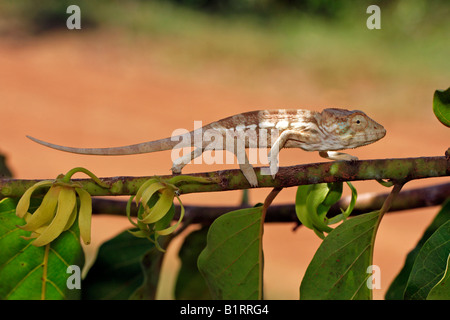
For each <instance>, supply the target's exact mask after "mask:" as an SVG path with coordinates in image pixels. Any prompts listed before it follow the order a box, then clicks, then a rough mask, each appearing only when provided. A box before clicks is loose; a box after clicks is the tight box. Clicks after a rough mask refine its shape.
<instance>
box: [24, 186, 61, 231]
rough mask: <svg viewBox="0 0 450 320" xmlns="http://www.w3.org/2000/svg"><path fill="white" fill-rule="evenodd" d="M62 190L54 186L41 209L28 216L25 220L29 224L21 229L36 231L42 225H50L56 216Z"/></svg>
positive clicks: (45, 197) (43, 201) (42, 203)
mask: <svg viewBox="0 0 450 320" xmlns="http://www.w3.org/2000/svg"><path fill="white" fill-rule="evenodd" d="M60 190H61V187H59V186H52V187H51V188H50V190H49V191H48V192H47V194H46V195H45V196H44V199H43V200H42V202H41V205H40V206H39V208H37V209H36V211H35V212H34V213H33V214H32V215H26V216H25V217H24V218H25V221H26V222H27V223H26V224H25V225H23V226H20V227H19V228H21V229H23V230H26V231H34V230H36V229H37V228H39V227H41V226H42V225H45V224H48V223H49V222H50V221H51V220H52V219H53V217H54V216H55V214H56V205H57V203H58V194H59V191H60Z"/></svg>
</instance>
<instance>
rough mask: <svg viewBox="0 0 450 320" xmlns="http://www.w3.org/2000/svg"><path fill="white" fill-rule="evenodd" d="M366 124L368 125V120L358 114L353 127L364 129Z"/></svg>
mask: <svg viewBox="0 0 450 320" xmlns="http://www.w3.org/2000/svg"><path fill="white" fill-rule="evenodd" d="M366 126H367V121H366V119H365V118H364V117H363V116H361V115H356V116H355V117H354V118H353V119H352V127H353V128H354V130H361V129H364V128H365V127H366Z"/></svg>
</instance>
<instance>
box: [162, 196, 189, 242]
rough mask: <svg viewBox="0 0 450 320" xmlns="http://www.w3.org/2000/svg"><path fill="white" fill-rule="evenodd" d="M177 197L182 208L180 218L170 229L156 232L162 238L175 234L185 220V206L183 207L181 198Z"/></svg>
mask: <svg viewBox="0 0 450 320" xmlns="http://www.w3.org/2000/svg"><path fill="white" fill-rule="evenodd" d="M176 197H177V199H178V201H179V202H180V208H181V212H180V218H179V219H178V221H177V223H175V224H174V225H172V226H170V227H168V228H166V229H163V230H156V233H157V234H159V235H161V236H166V235H168V234H171V233H172V232H174V231H175V229H176V228H178V226H179V225H180V223H181V221H182V220H183V217H184V212H185V210H184V206H183V203H181V199H180V197H178V196H176Z"/></svg>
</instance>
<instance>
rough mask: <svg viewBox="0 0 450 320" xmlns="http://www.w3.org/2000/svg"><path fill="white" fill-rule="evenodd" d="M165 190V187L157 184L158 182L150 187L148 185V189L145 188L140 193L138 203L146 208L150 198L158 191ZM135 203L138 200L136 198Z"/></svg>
mask: <svg viewBox="0 0 450 320" xmlns="http://www.w3.org/2000/svg"><path fill="white" fill-rule="evenodd" d="M164 188H166V186H164V185H163V184H161V183H159V182H155V183H153V184H152V185H150V186H149V187H147V189H145V190H144V191H143V192H142V198H141V199H140V201H141V202H142V203H143V205H144V207H147V203H148V201H149V200H150V198H151V197H152V196H153V195H154V194H155V193H156V192H157V191H159V190H161V189H164ZM136 203H138V199H137V198H136Z"/></svg>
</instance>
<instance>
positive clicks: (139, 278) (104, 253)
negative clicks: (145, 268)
mask: <svg viewBox="0 0 450 320" xmlns="http://www.w3.org/2000/svg"><path fill="white" fill-rule="evenodd" d="M152 248H154V245H153V244H152V243H151V242H150V241H148V239H146V238H137V237H135V236H133V235H132V234H130V233H129V232H128V231H124V232H122V233H120V234H119V235H118V236H116V237H114V238H113V239H111V240H109V241H107V242H105V243H103V244H102V245H101V247H100V249H99V251H98V255H97V259H96V260H95V263H94V265H93V266H92V267H91V269H90V270H89V272H88V274H87V276H86V278H85V280H84V281H83V283H82V288H83V292H82V293H83V299H92V300H100V299H107V300H113V299H117V300H123V299H128V298H129V297H130V296H131V294H133V293H134V292H135V291H136V289H137V288H138V287H140V286H141V284H142V283H143V282H144V275H143V273H142V268H141V261H142V257H143V256H144V255H145V254H146V253H147V252H148V251H149V250H151V249H152Z"/></svg>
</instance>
